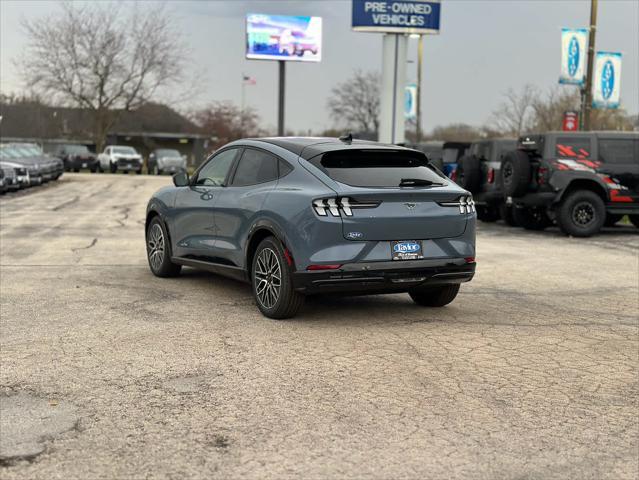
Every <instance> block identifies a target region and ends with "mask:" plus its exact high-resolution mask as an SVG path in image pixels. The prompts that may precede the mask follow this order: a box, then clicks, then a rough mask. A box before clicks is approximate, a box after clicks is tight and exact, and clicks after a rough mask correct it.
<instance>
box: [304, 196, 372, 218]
mask: <svg viewBox="0 0 639 480" xmlns="http://www.w3.org/2000/svg"><path fill="white" fill-rule="evenodd" d="M380 203H381V202H358V201H355V200H353V199H352V198H348V197H342V198H318V199H317V200H313V210H315V213H317V214H318V215H319V216H320V217H326V216H328V214H329V213H330V214H331V215H332V216H333V217H339V216H341V213H342V212H343V213H344V215H346V216H347V217H351V216H353V209H358V208H376V207H378V206H379V204H380Z"/></svg>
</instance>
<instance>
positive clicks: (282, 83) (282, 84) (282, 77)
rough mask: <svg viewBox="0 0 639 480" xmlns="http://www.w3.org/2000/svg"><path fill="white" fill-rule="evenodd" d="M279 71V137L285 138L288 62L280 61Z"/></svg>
mask: <svg viewBox="0 0 639 480" xmlns="http://www.w3.org/2000/svg"><path fill="white" fill-rule="evenodd" d="M277 63H278V69H279V87H278V101H277V136H278V137H283V136H284V134H285V131H284V96H285V92H286V62H285V61H284V60H278V61H277Z"/></svg>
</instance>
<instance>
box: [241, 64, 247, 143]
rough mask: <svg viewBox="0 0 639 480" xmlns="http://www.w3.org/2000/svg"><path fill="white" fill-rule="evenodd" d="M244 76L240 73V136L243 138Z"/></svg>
mask: <svg viewBox="0 0 639 480" xmlns="http://www.w3.org/2000/svg"><path fill="white" fill-rule="evenodd" d="M245 78H246V75H245V74H244V73H242V100H241V105H240V134H241V136H242V137H244V104H245V101H246V98H245V97H246V81H245V80H244V79H245Z"/></svg>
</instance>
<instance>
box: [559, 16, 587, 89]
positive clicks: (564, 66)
mask: <svg viewBox="0 0 639 480" xmlns="http://www.w3.org/2000/svg"><path fill="white" fill-rule="evenodd" d="M587 45H588V29H586V28H562V29H561V74H560V75H559V83H567V84H570V85H583V84H584V78H585V76H586V67H585V65H586V60H587V57H588V55H587V53H588V47H587Z"/></svg>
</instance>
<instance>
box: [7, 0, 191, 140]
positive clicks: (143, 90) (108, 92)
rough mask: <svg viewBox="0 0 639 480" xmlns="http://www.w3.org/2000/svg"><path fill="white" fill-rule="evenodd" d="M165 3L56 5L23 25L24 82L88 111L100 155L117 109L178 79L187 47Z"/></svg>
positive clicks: (133, 104)
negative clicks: (128, 7) (124, 8)
mask: <svg viewBox="0 0 639 480" xmlns="http://www.w3.org/2000/svg"><path fill="white" fill-rule="evenodd" d="M174 23H175V22H174V21H173V20H171V18H170V16H169V15H168V14H167V13H166V12H165V10H164V8H163V6H155V5H154V6H153V8H146V7H145V8H144V10H143V11H141V10H140V9H138V7H137V6H135V7H133V10H132V12H131V14H129V15H125V14H123V13H122V12H121V11H120V10H119V8H118V7H114V5H113V4H111V3H109V4H101V3H98V2H95V3H86V4H85V3H83V4H80V5H78V4H75V3H62V4H61V11H60V12H59V13H57V14H54V15H52V16H49V17H44V18H39V19H37V20H34V21H24V22H23V27H24V29H25V31H26V33H27V34H28V37H29V44H28V47H27V49H26V51H25V52H24V54H23V57H22V58H21V60H20V61H19V66H20V68H21V72H22V75H23V77H24V79H25V81H26V83H27V85H28V86H29V87H31V88H33V89H34V90H35V91H36V92H38V93H39V94H41V95H42V96H45V97H46V98H48V99H49V100H50V101H56V102H59V103H61V104H64V105H72V106H76V107H81V108H85V109H88V110H90V111H92V112H93V117H94V125H93V128H92V134H93V136H94V140H95V142H96V145H97V148H98V150H101V149H102V147H103V146H104V144H105V141H106V136H107V133H108V131H109V129H110V127H111V126H112V125H113V123H114V122H115V121H116V120H117V118H118V116H119V115H121V113H122V112H123V111H127V110H132V109H135V108H137V107H139V106H140V105H141V104H143V103H145V102H147V101H149V100H150V99H152V98H153V97H154V95H155V94H156V93H157V92H158V90H159V89H161V88H163V87H171V86H174V85H177V84H178V82H180V81H181V80H182V79H183V73H182V72H183V67H184V64H185V62H186V58H187V54H188V52H187V50H186V47H185V46H184V44H183V42H182V39H181V36H180V34H179V33H178V32H177V31H176V30H175V29H174V27H173V25H174Z"/></svg>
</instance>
